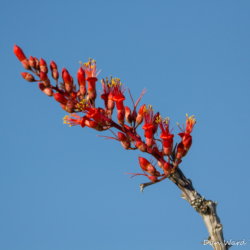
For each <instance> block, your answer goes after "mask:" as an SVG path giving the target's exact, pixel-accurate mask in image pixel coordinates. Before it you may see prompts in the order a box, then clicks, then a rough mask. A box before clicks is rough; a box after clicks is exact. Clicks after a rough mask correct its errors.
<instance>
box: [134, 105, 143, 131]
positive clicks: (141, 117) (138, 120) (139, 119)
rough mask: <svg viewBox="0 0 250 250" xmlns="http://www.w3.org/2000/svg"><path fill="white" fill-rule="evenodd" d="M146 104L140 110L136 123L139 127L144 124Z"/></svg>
mask: <svg viewBox="0 0 250 250" xmlns="http://www.w3.org/2000/svg"><path fill="white" fill-rule="evenodd" d="M144 107H145V104H143V105H142V106H141V107H140V109H139V113H138V115H137V117H136V123H137V126H138V125H140V124H141V123H142V122H143V110H144Z"/></svg>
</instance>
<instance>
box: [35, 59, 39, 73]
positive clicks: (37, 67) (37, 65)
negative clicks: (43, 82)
mask: <svg viewBox="0 0 250 250" xmlns="http://www.w3.org/2000/svg"><path fill="white" fill-rule="evenodd" d="M34 59H35V62H36V68H35V69H36V70H38V71H39V70H40V63H39V60H38V59H37V58H36V57H34Z"/></svg>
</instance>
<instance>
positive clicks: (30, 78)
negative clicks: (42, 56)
mask: <svg viewBox="0 0 250 250" xmlns="http://www.w3.org/2000/svg"><path fill="white" fill-rule="evenodd" d="M21 75H22V77H23V78H24V79H25V80H26V81H28V82H35V78H34V76H33V75H31V74H29V73H27V72H22V73H21Z"/></svg>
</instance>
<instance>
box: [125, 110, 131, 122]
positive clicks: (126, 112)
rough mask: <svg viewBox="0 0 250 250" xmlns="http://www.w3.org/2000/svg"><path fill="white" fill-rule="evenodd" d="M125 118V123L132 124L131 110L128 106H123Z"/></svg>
mask: <svg viewBox="0 0 250 250" xmlns="http://www.w3.org/2000/svg"><path fill="white" fill-rule="evenodd" d="M125 118H126V121H127V122H128V123H129V124H131V123H132V118H131V110H130V108H129V107H128V106H125Z"/></svg>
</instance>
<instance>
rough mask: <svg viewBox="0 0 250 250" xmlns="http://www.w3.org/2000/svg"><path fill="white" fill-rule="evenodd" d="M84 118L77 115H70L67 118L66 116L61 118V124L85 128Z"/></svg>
mask: <svg viewBox="0 0 250 250" xmlns="http://www.w3.org/2000/svg"><path fill="white" fill-rule="evenodd" d="M84 121H85V118H84V117H80V116H79V115H77V114H74V113H73V114H70V115H69V116H68V115H66V116H65V117H64V118H63V123H64V124H68V125H69V126H70V127H72V126H76V125H81V126H82V127H85V123H84Z"/></svg>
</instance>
